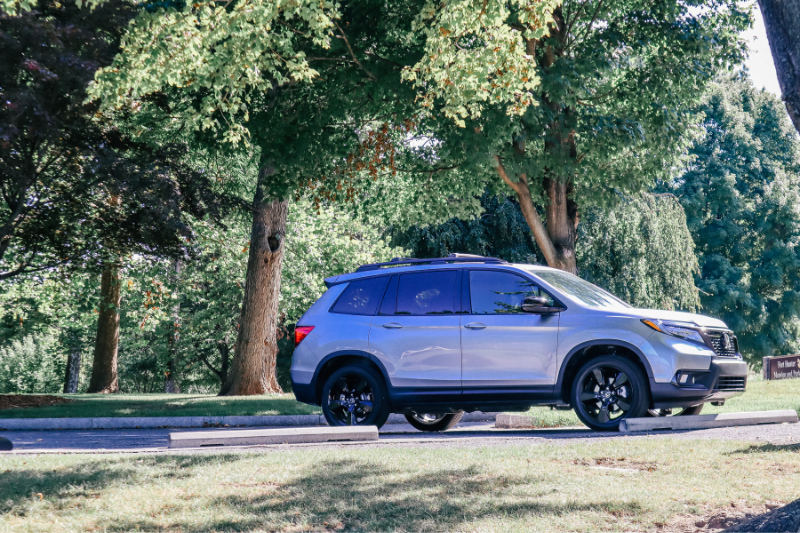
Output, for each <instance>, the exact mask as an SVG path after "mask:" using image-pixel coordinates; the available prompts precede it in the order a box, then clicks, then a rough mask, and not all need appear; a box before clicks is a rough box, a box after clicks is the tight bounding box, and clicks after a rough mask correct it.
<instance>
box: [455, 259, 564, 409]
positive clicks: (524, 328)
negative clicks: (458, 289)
mask: <svg viewBox="0 0 800 533" xmlns="http://www.w3.org/2000/svg"><path fill="white" fill-rule="evenodd" d="M462 283H463V286H464V290H463V295H464V297H463V299H464V307H465V308H464V312H465V314H463V315H462V316H461V324H462V327H461V345H462V349H461V353H462V377H461V382H462V387H463V397H464V400H465V401H470V400H476V401H481V400H483V401H510V400H523V401H525V400H535V399H537V398H539V397H549V396H550V395H551V394H552V390H553V385H554V384H555V381H556V374H557V372H556V363H557V360H556V352H557V348H558V321H559V315H558V313H556V314H552V315H536V314H531V313H526V312H524V311H523V310H522V301H523V300H524V299H525V298H526V297H528V296H545V297H547V298H550V300H551V304H552V305H554V306H555V302H554V301H553V300H552V298H551V297H550V295H548V294H547V293H546V292H544V291H542V290H541V289H540V288H539V287H538V286H537V285H536V283H535V282H533V281H532V280H530V279H528V278H526V277H523V276H522V275H519V274H515V273H513V272H507V271H499V270H477V269H476V270H472V269H470V270H465V271H464V279H463V282H462Z"/></svg>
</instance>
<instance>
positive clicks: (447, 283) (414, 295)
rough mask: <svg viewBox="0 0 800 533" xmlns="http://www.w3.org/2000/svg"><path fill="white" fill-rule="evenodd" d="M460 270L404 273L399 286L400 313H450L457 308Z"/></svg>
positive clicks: (398, 306) (398, 305)
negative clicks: (456, 289)
mask: <svg viewBox="0 0 800 533" xmlns="http://www.w3.org/2000/svg"><path fill="white" fill-rule="evenodd" d="M459 274H460V272H456V271H450V272H420V273H419V274H402V275H401V276H400V281H399V282H398V286H397V311H396V314H398V315H449V314H453V312H454V310H455V305H454V304H455V302H454V300H455V284H456V278H457V276H458V275H459Z"/></svg>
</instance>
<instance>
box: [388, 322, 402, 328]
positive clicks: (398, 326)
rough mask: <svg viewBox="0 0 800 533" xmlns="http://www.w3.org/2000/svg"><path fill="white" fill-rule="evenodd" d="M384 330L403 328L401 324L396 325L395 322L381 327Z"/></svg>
mask: <svg viewBox="0 0 800 533" xmlns="http://www.w3.org/2000/svg"><path fill="white" fill-rule="evenodd" d="M383 327H385V328H386V329H400V328H402V327H403V325H402V324H398V323H397V322H387V323H386V324H384V325H383Z"/></svg>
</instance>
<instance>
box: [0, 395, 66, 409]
mask: <svg viewBox="0 0 800 533" xmlns="http://www.w3.org/2000/svg"><path fill="white" fill-rule="evenodd" d="M71 402H72V400H68V399H67V398H62V397H61V396H49V395H46V394H40V395H33V394H0V410H2V409H16V408H20V407H43V406H46V405H58V404H60V403H71Z"/></svg>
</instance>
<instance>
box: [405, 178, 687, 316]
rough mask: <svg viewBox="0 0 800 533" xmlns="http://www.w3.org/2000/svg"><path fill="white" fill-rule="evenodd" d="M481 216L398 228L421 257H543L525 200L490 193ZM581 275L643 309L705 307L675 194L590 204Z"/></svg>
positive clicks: (581, 236)
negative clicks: (607, 208)
mask: <svg viewBox="0 0 800 533" xmlns="http://www.w3.org/2000/svg"><path fill="white" fill-rule="evenodd" d="M482 205H483V208H484V210H485V211H484V213H483V215H481V216H480V217H479V218H473V219H469V220H460V219H457V218H454V219H452V220H449V221H447V222H446V223H444V224H439V225H436V226H426V227H419V226H413V227H411V228H409V229H407V230H403V231H394V232H393V241H392V242H394V243H396V244H398V245H400V246H404V247H406V248H409V249H410V250H411V251H412V252H413V254H414V256H415V257H443V256H446V255H447V254H449V253H452V252H461V253H473V254H479V255H487V256H493V257H499V258H501V259H505V260H506V261H512V262H519V263H541V262H542V260H541V252H540V251H539V250H538V248H537V246H536V244H535V243H534V241H533V240H532V239H531V235H530V231H529V230H528V227H527V225H526V224H525V220H524V218H523V217H522V213H521V211H520V207H519V204H517V202H515V201H514V200H512V199H509V198H505V197H502V196H501V197H495V196H492V195H490V194H488V193H486V194H484V196H483V198H482ZM578 267H579V269H580V275H581V277H583V278H585V279H587V280H589V281H591V282H593V283H596V284H597V285H600V286H601V287H604V288H606V289H608V290H609V291H611V292H612V293H613V294H615V295H617V296H619V297H620V298H622V299H623V300H625V301H627V302H629V303H630V304H632V305H635V306H637V307H642V308H658V309H679V310H686V311H694V310H696V309H697V308H698V306H699V300H698V294H697V288H696V287H695V285H694V274H695V273H697V272H698V265H697V258H696V257H695V255H694V243H693V241H692V237H691V235H690V234H689V231H688V229H687V227H686V217H685V215H684V213H683V209H682V208H681V206H680V204H679V203H678V201H677V199H676V198H675V197H673V196H672V195H656V196H653V195H650V194H644V195H637V196H634V197H632V198H630V199H628V200H626V201H623V202H621V203H620V204H619V205H617V206H616V207H615V209H614V210H613V211H612V212H611V213H608V212H607V211H605V210H601V209H599V208H594V209H588V210H587V211H586V212H585V214H584V216H583V218H582V220H581V224H580V226H579V227H578Z"/></svg>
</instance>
